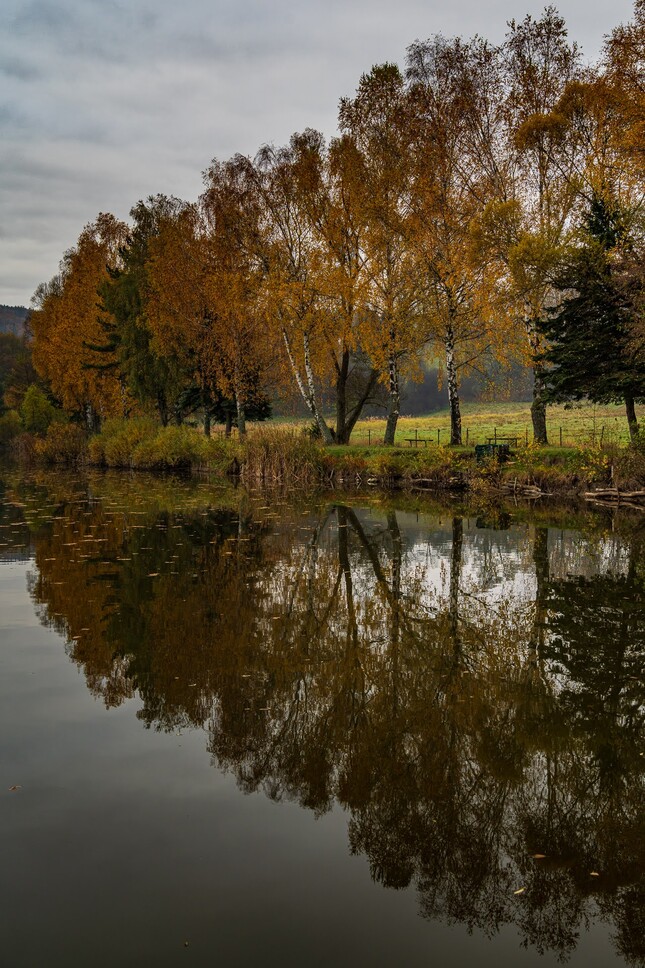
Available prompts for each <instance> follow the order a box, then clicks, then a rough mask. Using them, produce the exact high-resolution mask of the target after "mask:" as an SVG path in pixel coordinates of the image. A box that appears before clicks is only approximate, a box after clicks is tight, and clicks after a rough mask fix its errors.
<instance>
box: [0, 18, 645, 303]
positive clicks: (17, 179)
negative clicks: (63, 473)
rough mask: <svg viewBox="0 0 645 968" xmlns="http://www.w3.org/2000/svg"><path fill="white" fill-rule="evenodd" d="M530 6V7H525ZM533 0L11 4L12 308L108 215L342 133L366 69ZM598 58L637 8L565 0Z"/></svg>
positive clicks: (1, 58) (3, 84)
mask: <svg viewBox="0 0 645 968" xmlns="http://www.w3.org/2000/svg"><path fill="white" fill-rule="evenodd" d="M518 4H519V5H518ZM543 6H544V3H543V2H532V0H492V2H483V3H482V2H477V0H388V2H385V0H237V2H235V0H149V2H144V0H100V2H99V0H66V2H60V0H31V2H30V0H2V3H1V9H0V125H1V128H0V303H4V304H9V305H24V306H26V305H28V304H29V300H30V298H31V295H32V294H33V291H34V289H35V288H36V286H37V285H38V283H39V282H42V281H45V280H47V279H49V278H51V276H52V275H54V273H55V272H56V270H57V266H58V262H59V260H60V257H61V255H62V253H63V251H64V250H65V249H66V248H69V246H71V245H73V244H74V242H75V241H76V239H77V238H78V235H79V233H80V231H81V229H82V227H83V225H84V224H85V223H86V222H88V221H90V220H91V219H93V218H94V217H95V216H96V215H97V213H98V212H101V211H103V212H106V211H109V212H113V213H114V214H115V215H118V216H119V217H121V218H126V217H127V214H128V212H129V210H130V208H131V207H132V205H133V204H134V203H135V202H136V201H137V200H138V199H140V198H144V197H146V196H147V195H150V194H155V193H156V192H165V193H168V194H175V195H179V196H181V197H183V198H187V199H191V200H192V199H195V198H196V197H197V195H198V194H199V192H200V189H201V172H202V171H203V170H204V168H206V166H207V165H208V163H209V162H210V160H211V159H212V158H213V157H218V158H226V157H229V156H230V155H232V154H233V153H234V152H236V151H241V152H243V153H245V154H251V155H252V154H254V153H255V151H256V150H257V148H258V147H259V146H260V145H262V144H264V143H266V142H273V143H275V144H279V143H282V142H284V141H286V140H287V139H288V138H289V135H290V134H291V133H292V132H293V131H297V130H301V129H302V128H304V127H307V126H310V127H315V128H319V129H320V130H322V131H323V132H324V133H325V134H326V135H328V136H329V135H331V134H333V133H334V130H335V118H336V106H337V104H338V99H339V98H340V97H341V96H343V95H347V94H351V93H352V92H353V91H354V89H355V87H356V84H357V82H358V79H359V77H360V75H361V73H363V72H364V71H367V70H369V68H370V67H371V66H372V64H375V63H380V62H382V61H385V60H390V61H397V62H398V63H400V64H402V63H403V60H404V57H405V49H406V47H407V46H408V45H409V44H410V43H412V41H414V40H415V39H417V38H420V39H423V38H426V37H429V36H431V35H432V34H434V33H443V34H445V35H447V36H452V35H454V34H462V35H465V36H471V35H472V34H474V33H479V34H482V35H483V36H485V37H488V38H489V39H491V40H493V41H499V40H501V39H502V37H503V36H504V33H505V30H506V21H507V20H509V19H510V18H511V17H515V18H516V19H522V18H523V17H524V15H525V14H526V13H532V14H534V15H539V13H540V11H541V10H542V8H543ZM557 6H558V8H559V10H560V12H561V13H562V15H563V16H564V17H565V18H566V20H567V23H568V26H569V32H570V35H571V36H572V37H573V38H574V39H576V40H577V41H578V42H579V43H580V44H581V45H582V47H583V52H584V54H585V56H586V57H587V59H593V58H594V57H595V56H596V55H597V53H598V51H599V49H600V45H601V43H602V38H603V35H604V34H605V33H607V32H608V31H609V30H611V28H612V27H614V26H615V25H616V24H617V23H619V22H621V21H625V20H628V19H630V17H631V10H632V5H631V0H566V2H564V0H563V2H560V3H559V4H558V5H557Z"/></svg>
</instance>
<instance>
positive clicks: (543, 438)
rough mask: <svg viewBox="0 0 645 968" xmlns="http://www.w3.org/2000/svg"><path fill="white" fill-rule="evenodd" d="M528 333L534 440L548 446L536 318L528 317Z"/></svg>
mask: <svg viewBox="0 0 645 968" xmlns="http://www.w3.org/2000/svg"><path fill="white" fill-rule="evenodd" d="M524 324H525V326H526V334H527V336H528V340H529V346H530V347H531V357H532V359H533V402H532V403H531V421H532V423H533V441H534V442H535V443H536V444H541V445H542V446H546V444H548V442H549V441H548V438H547V434H546V403H545V402H544V371H543V369H542V367H541V366H540V364H539V362H538V355H539V353H540V350H541V348H542V347H541V346H540V334H539V333H538V331H537V326H536V325H535V320H533V319H526V320H525V323H524Z"/></svg>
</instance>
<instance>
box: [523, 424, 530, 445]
mask: <svg viewBox="0 0 645 968" xmlns="http://www.w3.org/2000/svg"><path fill="white" fill-rule="evenodd" d="M524 443H525V445H526V446H527V447H528V445H529V428H528V427H526V428H525V430H524Z"/></svg>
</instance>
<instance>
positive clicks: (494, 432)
mask: <svg viewBox="0 0 645 968" xmlns="http://www.w3.org/2000/svg"><path fill="white" fill-rule="evenodd" d="M493 434H494V440H495V443H497V427H493Z"/></svg>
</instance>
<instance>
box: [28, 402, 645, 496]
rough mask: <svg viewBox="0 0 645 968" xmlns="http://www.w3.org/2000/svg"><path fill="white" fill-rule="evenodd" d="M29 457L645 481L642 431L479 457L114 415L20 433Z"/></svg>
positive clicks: (285, 479) (490, 483)
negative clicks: (95, 430)
mask: <svg viewBox="0 0 645 968" xmlns="http://www.w3.org/2000/svg"><path fill="white" fill-rule="evenodd" d="M12 449H13V452H14V453H15V454H16V456H17V457H18V458H19V459H21V460H23V461H27V462H29V461H37V462H43V463H51V464H77V465H85V466H94V467H104V468H108V467H109V468H127V469H136V470H184V471H207V472H214V473H217V474H221V475H225V474H229V475H236V476H237V475H239V476H240V477H241V478H242V479H243V480H244V481H246V482H248V483H251V484H270V485H273V484H281V485H287V486H298V487H302V486H319V485H323V486H326V487H336V486H351V487H354V486H380V487H385V488H427V489H429V490H432V489H443V490H452V491H454V490H470V491H474V492H477V491H488V490H495V489H499V488H501V489H508V488H509V487H512V488H513V489H514V490H521V489H522V488H534V489H538V490H539V491H541V492H543V493H560V494H563V493H579V492H582V491H584V490H586V489H587V488H589V487H590V486H615V487H619V488H622V489H635V488H639V487H645V438H643V439H641V440H639V441H637V442H636V443H635V444H633V445H631V446H629V447H626V448H625V447H619V446H618V445H615V444H610V445H605V446H596V447H591V446H589V447H583V448H573V447H563V448H559V447H542V448H539V447H535V446H531V445H530V446H528V447H520V448H518V449H517V451H516V452H515V453H514V454H513V455H512V456H511V459H510V460H509V461H508V462H506V463H499V462H498V461H497V460H494V459H493V460H487V461H484V462H482V463H477V462H476V460H475V455H474V452H473V449H472V448H467V447H454V448H453V447H448V446H432V447H424V448H419V449H414V448H411V447H407V448H396V447H387V448H386V447H382V446H378V447H360V446H346V447H340V446H337V447H324V446H323V445H321V444H320V443H319V442H318V441H316V440H313V439H311V437H310V436H308V435H307V434H303V433H301V432H298V431H296V430H286V429H284V428H280V427H275V426H274V427H263V428H254V429H253V430H252V431H251V432H250V433H249V434H248V436H247V437H246V439H245V440H243V441H242V442H240V441H239V440H238V439H237V438H230V439H225V438H222V437H212V438H208V437H205V436H204V435H203V433H201V431H200V430H198V429H197V428H194V427H186V426H182V427H176V426H168V427H161V426H159V425H158V424H156V423H155V422H154V421H152V420H150V419H147V418H136V419H128V420H108V421H106V422H105V424H104V427H103V430H102V432H101V433H100V434H97V435H94V436H92V437H88V436H87V435H86V434H85V432H84V431H83V429H82V428H81V427H80V426H79V425H77V424H71V423H68V424H64V423H54V424H52V425H51V426H50V427H49V429H48V431H47V433H46V434H45V435H42V436H35V435H30V434H20V435H18V436H16V437H15V438H14V439H13V441H12Z"/></svg>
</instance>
